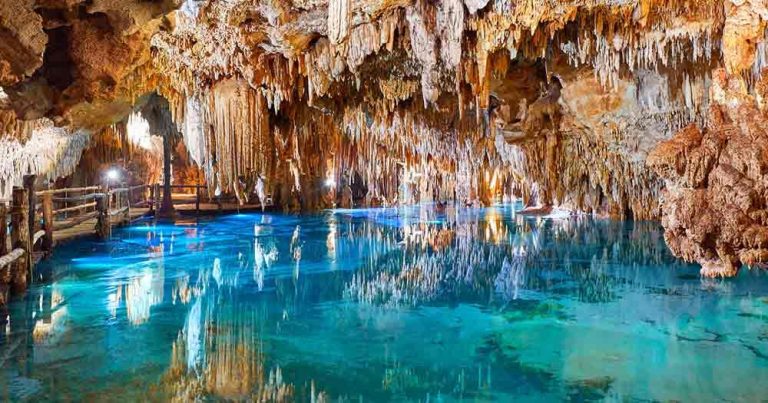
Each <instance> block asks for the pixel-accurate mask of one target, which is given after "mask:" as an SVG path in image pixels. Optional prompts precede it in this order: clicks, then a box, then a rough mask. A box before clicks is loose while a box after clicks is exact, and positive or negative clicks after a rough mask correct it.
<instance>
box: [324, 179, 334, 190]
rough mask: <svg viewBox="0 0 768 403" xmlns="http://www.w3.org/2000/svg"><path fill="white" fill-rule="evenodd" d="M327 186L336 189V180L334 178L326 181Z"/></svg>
mask: <svg viewBox="0 0 768 403" xmlns="http://www.w3.org/2000/svg"><path fill="white" fill-rule="evenodd" d="M325 186H326V187H329V188H335V187H336V180H335V179H333V178H327V179H326V180H325Z"/></svg>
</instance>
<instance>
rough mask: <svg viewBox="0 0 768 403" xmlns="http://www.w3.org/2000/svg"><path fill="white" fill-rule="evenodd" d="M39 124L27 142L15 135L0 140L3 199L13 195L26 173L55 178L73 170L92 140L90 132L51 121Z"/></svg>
mask: <svg viewBox="0 0 768 403" xmlns="http://www.w3.org/2000/svg"><path fill="white" fill-rule="evenodd" d="M37 126H38V127H37V128H36V129H34V130H33V131H32V134H31V137H30V138H29V139H28V140H27V141H26V142H25V143H21V142H19V141H18V140H16V139H13V138H11V139H3V140H0V155H2V156H3V158H2V159H0V199H8V198H10V195H11V191H12V188H13V186H21V184H22V177H23V176H24V175H27V174H35V175H39V176H42V177H44V178H46V179H47V180H49V181H53V180H55V179H57V178H59V177H62V176H66V175H69V174H71V173H72V172H73V171H74V170H75V167H76V166H77V164H78V162H79V161H80V155H81V154H82V152H83V150H84V149H85V148H86V146H87V145H88V142H89V140H90V134H89V133H87V132H84V131H78V132H75V133H69V132H68V131H67V130H66V129H62V128H57V127H54V126H53V123H52V122H50V121H48V122H39V123H37Z"/></svg>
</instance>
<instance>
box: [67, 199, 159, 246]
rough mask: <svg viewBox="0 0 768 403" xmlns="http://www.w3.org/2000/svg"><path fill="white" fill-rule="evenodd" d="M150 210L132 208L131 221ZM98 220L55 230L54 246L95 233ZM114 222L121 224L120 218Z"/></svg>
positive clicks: (94, 219) (113, 220) (93, 219)
mask: <svg viewBox="0 0 768 403" xmlns="http://www.w3.org/2000/svg"><path fill="white" fill-rule="evenodd" d="M149 211H150V210H149V209H148V208H133V209H131V221H133V220H136V219H139V218H141V217H143V216H146V215H148V214H149ZM97 221H98V219H97V218H91V219H90V220H86V221H83V222H81V223H80V224H77V225H75V226H74V227H69V228H66V229H61V230H58V231H56V232H54V233H53V243H54V246H55V245H58V244H60V243H62V242H66V241H69V240H72V239H74V238H78V237H82V236H85V235H95V233H94V231H93V228H94V227H95V226H96V222H97ZM112 223H113V224H112V225H115V226H117V225H119V222H118V220H116V219H115V218H114V217H113V219H112Z"/></svg>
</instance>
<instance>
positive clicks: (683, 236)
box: [648, 74, 768, 276]
mask: <svg viewBox="0 0 768 403" xmlns="http://www.w3.org/2000/svg"><path fill="white" fill-rule="evenodd" d="M717 81H718V82H716V84H715V89H714V91H719V90H723V91H725V92H726V94H727V92H728V88H729V87H730V88H732V87H733V83H732V82H728V81H727V79H726V78H725V75H724V74H719V78H718V80H717ZM732 95H733V96H736V97H738V96H740V94H732ZM765 122H766V116H765V114H764V113H763V112H762V111H761V110H760V109H758V107H757V106H756V103H755V102H746V101H745V102H741V103H738V104H732V105H731V106H728V105H713V106H712V107H711V109H710V115H709V123H708V125H707V127H705V128H704V129H699V128H698V127H696V126H694V125H692V126H688V127H687V128H685V129H684V130H682V131H680V132H679V133H677V134H676V135H675V136H674V137H673V138H672V139H670V140H668V141H665V142H662V143H661V144H659V146H658V147H657V148H656V149H655V150H654V151H653V152H652V153H651V154H650V155H649V157H648V164H649V166H651V167H652V168H653V169H655V170H656V172H657V173H658V174H659V175H660V176H662V177H663V178H664V179H665V180H666V182H667V189H666V190H665V192H664V202H663V209H662V211H663V216H662V224H663V225H664V228H665V238H666V240H667V243H668V244H669V246H670V248H671V249H672V251H673V252H674V253H675V254H676V255H678V256H680V257H683V258H684V259H686V260H688V261H695V262H698V263H700V264H701V265H702V274H704V275H706V276H733V275H735V274H736V273H737V272H738V270H739V268H740V267H741V266H742V265H750V266H752V265H756V264H758V263H762V262H765V261H766V257H768V254H766V252H765V251H766V250H768V249H766V248H767V247H768V215H766V212H768V210H766V207H768V206H766V200H768V131H766V129H765Z"/></svg>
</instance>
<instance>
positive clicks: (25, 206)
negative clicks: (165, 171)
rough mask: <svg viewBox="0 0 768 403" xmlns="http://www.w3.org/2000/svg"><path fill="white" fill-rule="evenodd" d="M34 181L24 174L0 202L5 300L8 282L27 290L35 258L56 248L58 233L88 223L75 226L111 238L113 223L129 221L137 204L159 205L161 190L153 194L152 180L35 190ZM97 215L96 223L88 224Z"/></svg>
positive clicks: (0, 293)
mask: <svg viewBox="0 0 768 403" xmlns="http://www.w3.org/2000/svg"><path fill="white" fill-rule="evenodd" d="M34 183H35V177H34V176H32V175H28V176H25V177H24V186H23V187H14V188H13V195H12V200H10V201H0V224H2V226H1V228H0V305H3V304H4V303H5V302H6V300H7V296H8V286H9V285H10V286H11V288H12V289H13V290H14V291H23V290H24V289H25V288H26V287H27V284H29V282H31V280H32V278H33V274H34V273H33V272H34V265H35V261H36V260H37V259H38V258H39V257H42V256H45V255H47V254H49V253H50V252H51V251H52V249H53V243H54V234H56V233H57V232H60V231H66V230H69V229H71V228H73V227H76V226H78V225H81V224H84V223H85V224H86V225H84V226H83V227H82V228H80V229H77V230H75V231H76V232H77V231H84V233H87V232H89V231H95V232H96V233H97V234H98V235H100V236H101V237H103V238H108V237H109V236H110V235H111V232H112V226H113V225H115V224H120V223H127V222H130V220H131V217H132V216H131V209H132V208H138V207H152V206H154V205H155V201H154V200H153V199H152V198H153V197H154V194H157V193H152V196H151V197H148V195H149V193H150V191H151V189H153V188H154V187H153V186H148V185H138V186H131V187H121V188H113V189H108V188H104V187H101V186H87V187H78V188H65V189H51V190H42V191H37V192H36V191H34ZM94 219H95V224H87V223H88V222H89V220H94ZM90 225H92V227H89V226H90ZM89 228H91V229H90V230H89ZM9 234H10V242H9V240H8V235H9Z"/></svg>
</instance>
